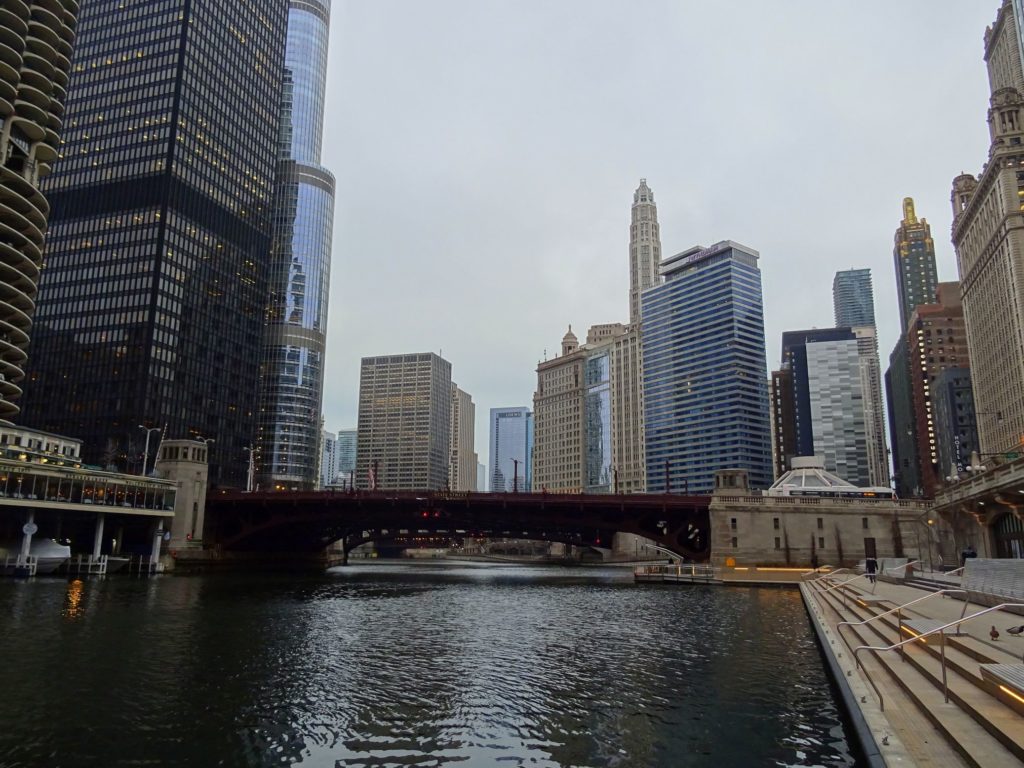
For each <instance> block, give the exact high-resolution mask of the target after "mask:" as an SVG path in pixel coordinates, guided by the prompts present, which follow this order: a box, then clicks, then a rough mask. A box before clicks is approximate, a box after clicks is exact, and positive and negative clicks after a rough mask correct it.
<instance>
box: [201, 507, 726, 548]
mask: <svg viewBox="0 0 1024 768" xmlns="http://www.w3.org/2000/svg"><path fill="white" fill-rule="evenodd" d="M710 505H711V497H710V496H677V495H672V494H558V493H462V492H448V491H354V492H344V491H309V492H303V491H298V492H255V493H251V492H242V491H225V492H214V493H211V494H210V495H209V496H208V497H207V500H206V526H205V532H204V539H203V546H204V547H206V548H207V549H209V550H212V551H214V552H215V553H218V554H225V553H235V554H239V555H241V554H244V553H251V554H257V553H261V554H264V555H268V556H274V555H300V556H301V555H309V556H316V555H319V554H320V553H322V552H323V551H324V549H325V548H326V547H328V546H329V545H331V544H333V543H335V542H340V543H341V545H342V547H343V551H344V552H345V553H347V552H348V551H350V550H351V549H352V548H354V547H356V546H358V545H360V544H362V543H365V542H368V541H377V542H381V541H388V540H390V539H393V538H396V537H400V536H408V535H413V534H419V533H423V534H430V535H446V536H450V537H452V538H459V537H467V538H468V537H504V538H519V539H535V540H540V541H551V542H562V543H565V544H573V545H577V546H590V547H611V543H612V538H613V537H614V535H615V534H616V533H632V534H636V535H638V536H643V537H645V538H648V539H651V540H652V541H654V542H655V543H656V544H659V545H660V546H662V547H664V548H665V549H668V550H670V551H672V552H674V553H676V554H678V555H679V556H680V557H685V558H687V559H689V560H693V561H696V562H703V561H705V560H707V559H708V557H709V555H710V527H711V525H710V515H709V508H710Z"/></svg>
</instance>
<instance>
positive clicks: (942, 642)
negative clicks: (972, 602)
mask: <svg viewBox="0 0 1024 768" xmlns="http://www.w3.org/2000/svg"><path fill="white" fill-rule="evenodd" d="M1003 608H1024V603H1000V604H999V605H993V606H992V607H990V608H985V609H984V610H981V611H978V612H977V613H972V614H971V615H970V616H967V617H960V618H959V619H957V620H956V621H951V622H949V623H948V624H943V625H942V626H941V627H936V628H935V629H930V630H928V631H927V632H922V633H921V634H920V635H914V636H913V637H911V638H909V639H908V640H902V641H900V642H898V643H894V644H892V645H889V646H875V645H860V646H858V647H857V648H855V649H854V651H853V659H854V661H856V662H857V668H858V669H860V652H861V651H874V653H875V654H876V655H877V654H879V653H884V652H885V651H892V650H895V649H896V648H900V649H901V650H902V648H903V646H905V645H907V644H908V643H916V642H917V641H918V640H924V639H925V638H926V637H931V636H932V635H934V634H936V633H938V635H939V648H940V650H941V654H942V694H943V696H944V697H945V699H946V703H947V704H948V703H949V683H948V682H947V680H946V635H945V631H946V630H947V629H949V628H950V627H956V628H957V631H958V632H959V631H960V625H961V624H966V623H967V622H968V621H971V620H972V619H976V618H978V617H979V616H984V615H985V614H986V613H992V611H1001V610H1002V609H1003ZM865 677H866V678H867V681H868V682H869V683H871V687H872V688H874V689H875V694H876V695H877V696H878V708H879V709H880V710H881V711H883V712H884V711H885V702H884V701H883V700H882V692H881V691H879V690H878V686H877V685H875V681H874V680H872V679H871V675H868V674H865Z"/></svg>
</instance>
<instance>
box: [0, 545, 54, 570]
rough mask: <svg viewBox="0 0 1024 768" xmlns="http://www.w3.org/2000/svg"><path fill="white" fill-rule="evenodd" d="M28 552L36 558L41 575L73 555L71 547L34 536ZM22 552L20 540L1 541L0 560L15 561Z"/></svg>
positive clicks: (37, 568)
mask: <svg viewBox="0 0 1024 768" xmlns="http://www.w3.org/2000/svg"><path fill="white" fill-rule="evenodd" d="M28 553H29V555H31V556H33V557H35V558H36V563H37V564H36V575H41V574H47V573H53V572H54V571H56V570H57V569H58V568H60V567H61V566H62V565H63V564H64V563H66V562H67V561H68V559H69V558H70V557H71V547H69V546H68V545H67V544H58V543H57V542H56V541H54V540H53V539H44V538H40V537H33V538H32V543H31V544H30V545H29V550H28ZM20 554H21V542H20V541H6V542H0V562H5V561H9V562H10V563H13V562H14V561H15V560H16V559H17V557H18V555H20ZM11 567H12V568H13V565H12V566H11Z"/></svg>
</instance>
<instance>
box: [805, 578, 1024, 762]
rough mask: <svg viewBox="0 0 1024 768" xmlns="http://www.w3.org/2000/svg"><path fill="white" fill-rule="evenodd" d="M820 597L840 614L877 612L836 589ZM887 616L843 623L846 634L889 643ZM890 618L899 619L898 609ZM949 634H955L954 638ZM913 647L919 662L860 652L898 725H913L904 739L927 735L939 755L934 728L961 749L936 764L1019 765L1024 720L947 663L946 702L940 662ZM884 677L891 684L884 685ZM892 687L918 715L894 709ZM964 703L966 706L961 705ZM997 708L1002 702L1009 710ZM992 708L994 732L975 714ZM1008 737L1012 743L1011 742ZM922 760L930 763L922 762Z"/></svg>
mask: <svg viewBox="0 0 1024 768" xmlns="http://www.w3.org/2000/svg"><path fill="white" fill-rule="evenodd" d="M819 598H820V599H822V600H823V602H825V603H827V604H828V607H829V609H830V610H831V611H832V612H834V613H835V614H836V615H838V616H841V617H842V620H847V621H862V620H863V619H864V618H868V617H869V616H871V615H873V612H872V611H870V610H869V609H867V608H866V607H864V606H857V607H856V608H853V607H851V605H850V604H849V603H848V604H847V605H846V606H844V605H843V604H842V600H841V598H837V597H836V596H835V595H834V593H830V594H827V595H819ZM888 618H890V617H885V618H882V619H879V620H878V621H877V622H873V623H870V624H867V625H863V626H859V627H857V626H855V627H852V628H850V630H847V628H846V627H844V634H845V639H846V640H847V641H848V642H849V644H850V645H851V646H852V647H854V648H856V647H857V646H858V645H891V644H892V643H893V639H891V638H890V637H887V636H886V631H885V630H886V629H888V630H889V632H888V634H889V635H892V636H894V635H895V621H893V624H892V626H890V627H882V626H877V625H881V624H882V623H883V622H885V621H886V619H888ZM891 618H893V620H895V615H893V616H892V617H891ZM948 639H950V640H952V638H948ZM912 645H914V646H916V645H918V644H916V643H915V644H912ZM947 650H948V651H950V655H951V656H953V655H955V654H958V653H959V654H960V657H959V658H958V659H957V661H958V663H960V664H971V665H973V664H976V662H975V661H974V660H973V659H972V658H970V657H969V656H967V655H966V654H962V653H960V652H959V651H956V650H955V649H947ZM910 653H911V654H914V655H915V658H914V661H915V662H918V663H909V664H908V663H904V662H903V661H901V659H900V657H899V655H898V652H896V651H889V652H884V653H878V654H872V653H865V652H862V654H861V661H862V663H863V666H864V667H865V670H866V671H867V674H869V675H870V676H871V679H873V680H874V682H875V683H876V684H877V685H878V686H879V688H881V689H882V690H883V695H884V696H885V697H886V705H885V714H886V716H887V717H888V718H889V720H890V722H891V723H893V725H894V729H895V728H897V723H898V722H903V723H904V727H905V728H908V729H909V732H902V733H901V732H899V731H900V730H901V729H897V731H898V735H900V737H901V740H902V741H903V742H904V743H905V744H908V745H909V744H913V743H915V742H920V741H922V740H923V741H924V742H925V743H926V744H928V746H927V747H926V749H928V750H929V751H930V752H931V753H932V754H933V755H935V753H936V751H941V750H937V747H936V745H935V744H933V743H931V741H933V740H930V739H929V738H928V736H927V734H928V733H929V732H930V731H931V730H932V729H934V730H935V731H937V732H938V733H939V734H941V735H942V737H943V739H942V741H943V746H945V747H947V748H948V749H949V751H950V754H952V753H953V752H954V751H955V753H956V754H957V755H959V758H951V757H945V758H942V757H940V756H938V755H935V758H934V759H936V760H938V761H939V762H935V763H934V764H937V765H938V764H942V765H955V764H957V763H960V762H963V763H966V764H967V765H972V766H979V768H980V767H981V766H993V767H995V768H1002V766H1018V767H1019V766H1020V764H1021V760H1020V759H1018V757H1017V753H1016V749H1024V744H1019V743H1018V742H1017V739H1016V738H1015V730H1020V731H1021V732H1022V735H1024V727H1022V726H1024V721H1020V720H1019V717H1018V716H1017V715H1016V714H1015V713H1013V712H1012V711H1010V710H1009V709H1008V708H1006V707H1005V706H1004V705H1003V704H1001V703H1000V702H999V701H998V700H997V699H995V698H994V697H992V696H991V695H989V694H988V693H986V692H985V691H983V690H982V689H980V688H979V687H977V686H976V684H975V683H973V682H972V681H969V680H965V679H961V678H960V677H958V675H957V673H956V671H955V670H953V669H952V668H951V667H947V680H949V681H950V690H951V694H952V695H951V699H950V703H949V704H947V703H945V701H944V698H943V693H942V691H941V689H940V688H939V687H936V683H935V677H934V675H935V673H936V670H937V674H938V680H939V685H940V686H941V667H940V664H939V662H938V661H936V660H934V659H933V658H932V657H931V656H930V655H929V653H928V651H927V650H920V649H914V650H912V651H911V652H910ZM908 655H909V654H908ZM918 657H919V658H918ZM882 670H884V671H885V674H884V675H883V674H881V673H882ZM886 681H889V682H891V683H892V684H893V685H890V686H885V685H883V683H884V682H886ZM894 690H900V691H902V693H903V695H904V696H905V697H906V698H907V699H909V701H908V702H907V703H908V704H910V703H911V702H912V703H913V707H912V710H911V711H912V713H913V714H914V715H916V717H911V716H910V713H908V712H906V711H900V712H896V711H894V710H895V709H897V708H898V706H899V705H898V703H897V701H898V700H897V699H895V698H894V696H893V691H894ZM961 703H963V704H964V705H965V706H963V707H961ZM972 708H973V709H974V710H975V713H974V714H972V712H971V711H970V710H971V709H972ZM994 708H1000V709H1001V710H1005V712H1001V711H1000V709H994ZM989 709H993V711H994V712H995V715H994V716H993V720H994V723H991V724H990V727H991V728H993V729H994V730H995V732H996V733H992V732H990V731H989V730H988V729H986V728H985V727H984V726H982V725H981V724H979V722H978V721H977V720H976V719H975V718H976V717H977V716H978V715H977V713H978V712H981V711H984V712H986V713H987V712H988V710H989ZM1005 713H1009V714H1010V715H1012V716H1013V717H1015V718H1018V720H1017V722H1014V721H1013V720H1010V719H1007V718H1006V717H1005ZM914 723H916V725H915V724H914ZM915 729H916V730H915ZM1004 740H1005V741H1006V742H1007V743H1009V744H1010V745H1011V746H1012V747H1013V748H1014V749H1011V748H1008V747H1007V746H1006V744H1005V743H1004ZM1021 759H1024V758H1021ZM950 760H953V762H950ZM924 764H928V763H927V762H924Z"/></svg>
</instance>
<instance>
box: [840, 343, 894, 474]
mask: <svg viewBox="0 0 1024 768" xmlns="http://www.w3.org/2000/svg"><path fill="white" fill-rule="evenodd" d="M850 330H851V331H853V335H854V336H855V337H856V338H857V349H858V351H859V353H860V377H861V389H862V390H863V392H864V423H865V427H866V429H867V452H868V471H869V472H870V476H871V485H872V486H875V487H878V488H888V487H889V484H890V482H891V480H892V477H891V475H890V473H889V446H888V445H887V443H886V439H885V404H884V402H883V400H882V369H881V366H880V365H879V364H878V331H877V330H876V329H875V326H873V325H856V326H854V327H852V328H851V329H850Z"/></svg>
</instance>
